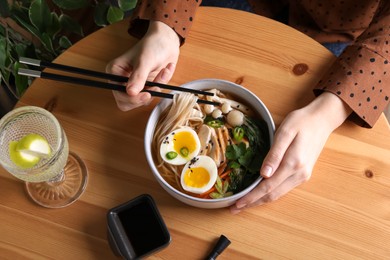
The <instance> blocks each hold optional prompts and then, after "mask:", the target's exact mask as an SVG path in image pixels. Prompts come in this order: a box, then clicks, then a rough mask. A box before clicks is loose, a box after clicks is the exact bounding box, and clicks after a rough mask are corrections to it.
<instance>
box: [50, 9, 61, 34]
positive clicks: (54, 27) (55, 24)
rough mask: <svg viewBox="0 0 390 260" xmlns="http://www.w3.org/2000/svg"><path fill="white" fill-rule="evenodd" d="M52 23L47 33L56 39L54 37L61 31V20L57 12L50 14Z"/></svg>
mask: <svg viewBox="0 0 390 260" xmlns="http://www.w3.org/2000/svg"><path fill="white" fill-rule="evenodd" d="M50 16H51V24H50V26H49V27H48V28H47V33H48V34H49V35H50V36H51V37H52V39H54V37H55V36H56V35H57V34H58V33H59V32H60V31H61V25H60V20H59V18H58V15H57V14H56V13H55V12H52V13H51V14H50Z"/></svg>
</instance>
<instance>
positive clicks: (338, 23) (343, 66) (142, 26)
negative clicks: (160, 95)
mask: <svg viewBox="0 0 390 260" xmlns="http://www.w3.org/2000/svg"><path fill="white" fill-rule="evenodd" d="M200 2H201V1H200V0H139V1H138V5H137V8H136V10H135V12H134V13H133V17H132V19H131V23H130V27H129V33H130V34H132V35H134V36H137V37H142V35H143V34H144V33H145V32H146V30H147V27H148V21H149V20H157V21H162V22H164V23H166V24H167V25H169V26H170V27H171V28H172V29H173V30H175V32H176V33H177V34H178V35H179V36H180V37H181V39H182V43H184V40H185V38H186V37H187V34H188V32H189V30H190V28H191V25H192V21H193V20H194V17H195V13H196V9H197V7H198V6H199V4H200ZM248 2H249V3H250V4H251V6H252V8H253V10H254V11H255V12H256V13H258V14H260V15H263V16H267V17H270V18H273V19H277V18H278V17H280V16H281V15H280V14H282V13H288V15H284V16H288V20H287V21H286V22H287V23H288V24H289V25H290V26H292V27H294V28H295V29H297V30H299V31H301V32H303V33H305V34H307V35H308V36H310V37H312V38H313V39H315V40H317V41H319V42H348V43H350V45H349V46H348V47H347V48H346V49H345V51H344V52H343V53H342V54H341V55H340V56H339V57H338V58H337V60H336V61H335V63H334V64H333V65H332V66H331V68H330V70H329V71H328V72H326V73H325V74H324V76H323V78H322V79H321V80H320V81H319V83H318V85H317V86H315V88H314V93H315V94H316V95H320V94H321V93H322V92H324V91H329V92H331V93H333V94H335V95H337V96H338V97H340V98H341V99H342V100H343V101H344V102H345V103H347V104H348V105H349V106H350V107H351V108H352V109H353V111H354V112H353V114H352V115H351V117H350V119H351V120H353V121H354V122H356V123H357V124H359V125H361V126H365V127H372V126H373V125H374V124H375V122H376V121H377V120H378V118H379V116H380V115H381V113H382V112H383V111H384V109H385V108H386V107H387V106H388V105H389V102H390V101H389V97H390V64H389V63H390V54H389V52H390V43H389V42H390V1H389V0H381V1H380V0H360V1H356V0H345V1H339V0H329V1H322V0H300V1H294V0H275V1H265V0H248Z"/></svg>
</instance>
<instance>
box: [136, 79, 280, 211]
mask: <svg viewBox="0 0 390 260" xmlns="http://www.w3.org/2000/svg"><path fill="white" fill-rule="evenodd" d="M182 87H186V88H191V89H200V90H202V89H212V88H216V89H219V90H221V91H222V92H224V93H230V94H233V95H234V96H237V97H240V99H242V100H245V103H246V104H247V105H249V106H250V107H252V108H253V109H254V110H256V111H257V112H258V113H259V114H260V115H261V116H262V118H263V119H264V120H265V122H266V123H267V125H268V134H269V138H270V140H269V141H270V144H272V143H273V136H274V132H275V124H274V121H273V119H272V117H271V114H270V113H269V111H268V109H267V108H266V106H265V105H264V103H263V102H262V101H261V100H260V99H259V98H258V97H257V96H255V95H254V94H253V93H252V92H250V91H249V90H247V89H245V88H244V87H242V86H240V85H238V84H235V83H232V82H229V81H225V80H219V79H201V80H195V81H192V82H189V83H186V84H184V85H182ZM171 102H172V101H171V100H169V99H164V100H162V101H161V102H160V103H159V104H158V105H157V106H156V107H155V108H154V109H153V111H152V113H151V115H150V117H149V120H148V123H147V125H146V132H145V139H144V144H145V153H146V159H147V161H148V163H149V166H150V168H151V169H152V172H153V175H154V177H155V178H156V179H157V181H158V183H159V184H160V185H161V186H162V187H163V188H164V189H165V190H166V191H167V192H168V193H169V194H171V195H172V196H173V197H174V198H176V199H178V200H180V201H182V202H184V203H186V204H188V205H191V206H194V207H199V208H223V207H228V206H230V205H233V204H234V203H235V202H236V201H237V200H238V199H239V198H241V197H243V196H244V195H245V194H247V193H248V192H250V191H251V190H252V189H253V188H254V187H256V186H257V185H258V184H259V182H260V181H261V177H260V176H259V178H258V179H256V180H255V182H254V183H253V184H252V185H250V186H249V187H247V188H246V189H245V190H243V191H241V192H239V193H237V194H234V195H233V196H230V197H226V198H220V199H201V198H195V197H192V196H190V195H187V194H185V193H183V192H181V191H179V190H177V189H175V188H174V187H172V186H171V185H170V184H168V182H166V181H165V180H164V178H163V177H162V176H161V175H160V173H159V171H158V169H157V167H156V165H155V164H154V161H153V155H152V139H153V134H154V129H155V127H156V122H157V120H158V118H159V117H160V114H161V113H162V111H163V110H164V109H165V108H166V107H167V106H168V105H169V104H170V103H171Z"/></svg>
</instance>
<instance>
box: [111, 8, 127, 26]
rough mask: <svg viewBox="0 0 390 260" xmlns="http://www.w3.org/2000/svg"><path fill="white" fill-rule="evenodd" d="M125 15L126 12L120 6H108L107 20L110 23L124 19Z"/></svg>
mask: <svg viewBox="0 0 390 260" xmlns="http://www.w3.org/2000/svg"><path fill="white" fill-rule="evenodd" d="M123 16H124V13H123V11H122V10H121V9H120V8H118V7H115V6H110V7H109V8H108V12H107V21H108V22H109V23H110V24H112V23H115V22H119V21H121V20H122V19H123Z"/></svg>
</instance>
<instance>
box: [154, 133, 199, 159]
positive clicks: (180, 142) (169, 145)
mask: <svg viewBox="0 0 390 260" xmlns="http://www.w3.org/2000/svg"><path fill="white" fill-rule="evenodd" d="M199 151H200V140H199V137H198V134H197V133H196V132H195V131H194V130H193V129H191V128H189V127H188V128H187V127H185V128H179V129H176V130H174V131H172V132H171V133H170V134H168V135H167V136H166V137H165V138H164V140H163V142H162V143H161V146H160V155H161V158H163V160H164V161H166V162H167V163H170V164H173V165H183V164H186V163H187V162H188V161H190V160H191V159H192V158H194V157H195V156H197V155H198V153H199Z"/></svg>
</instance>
